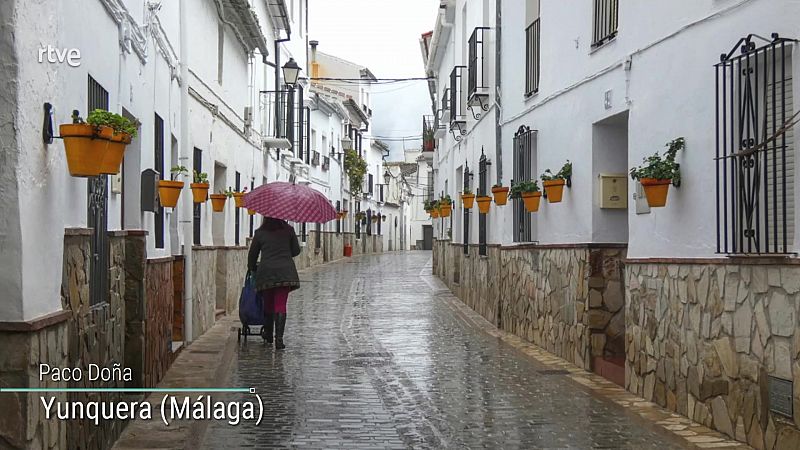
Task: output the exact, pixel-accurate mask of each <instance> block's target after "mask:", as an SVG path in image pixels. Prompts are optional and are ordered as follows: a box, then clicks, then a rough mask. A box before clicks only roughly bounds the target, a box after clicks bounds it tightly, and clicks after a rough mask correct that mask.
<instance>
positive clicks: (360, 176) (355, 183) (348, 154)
mask: <svg viewBox="0 0 800 450" xmlns="http://www.w3.org/2000/svg"><path fill="white" fill-rule="evenodd" d="M344 169H345V172H347V178H348V179H349V180H350V193H351V194H352V195H359V194H361V191H362V187H363V186H364V175H366V173H367V161H366V160H364V158H362V157H361V156H360V155H359V154H358V152H357V151H355V150H352V149H351V150H345V154H344Z"/></svg>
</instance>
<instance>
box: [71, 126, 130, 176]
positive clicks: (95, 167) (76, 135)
mask: <svg viewBox="0 0 800 450" xmlns="http://www.w3.org/2000/svg"><path fill="white" fill-rule="evenodd" d="M59 132H60V134H61V137H62V138H63V139H64V150H65V152H66V155H67V167H68V168H69V173H70V175H72V176H73V177H94V176H98V175H101V174H111V175H116V174H118V173H119V167H120V164H121V163H122V158H123V157H124V155H125V148H126V147H127V145H128V144H129V143H130V141H131V137H130V135H128V134H126V133H118V134H114V130H113V129H112V128H111V127H99V128H98V127H94V126H92V125H89V124H86V123H66V124H62V125H61V126H59Z"/></svg>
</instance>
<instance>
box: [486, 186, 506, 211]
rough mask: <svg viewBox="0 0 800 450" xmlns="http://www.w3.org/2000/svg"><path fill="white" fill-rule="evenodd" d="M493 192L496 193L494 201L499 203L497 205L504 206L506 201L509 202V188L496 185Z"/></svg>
mask: <svg viewBox="0 0 800 450" xmlns="http://www.w3.org/2000/svg"><path fill="white" fill-rule="evenodd" d="M492 194H494V202H495V203H496V204H497V206H504V205H505V204H506V203H508V188H507V187H504V186H494V187H493V188H492ZM484 214H485V213H484Z"/></svg>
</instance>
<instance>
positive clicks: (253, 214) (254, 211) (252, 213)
mask: <svg viewBox="0 0 800 450" xmlns="http://www.w3.org/2000/svg"><path fill="white" fill-rule="evenodd" d="M247 214H249V215H251V216H255V215H256V210H254V209H248V210H247Z"/></svg>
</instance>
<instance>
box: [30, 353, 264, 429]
mask: <svg viewBox="0 0 800 450" xmlns="http://www.w3.org/2000/svg"><path fill="white" fill-rule="evenodd" d="M131 379H132V374H131V370H130V369H129V368H123V367H120V365H119V364H116V363H115V364H113V365H112V367H101V366H98V365H96V364H90V365H89V366H88V367H87V368H86V370H84V369H81V368H68V369H67V368H53V367H50V366H48V365H47V364H40V365H39V380H40V381H46V380H50V381H53V382H63V381H100V382H112V383H113V382H117V381H123V382H124V381H131ZM252 395H253V397H252V398H251V399H241V400H233V401H218V400H214V399H213V398H212V397H211V396H208V395H196V396H193V397H190V396H178V395H175V394H165V395H164V396H163V397H162V398H161V401H160V405H159V404H157V403H156V401H157V400H154V401H152V402H148V401H131V400H127V399H125V398H118V399H114V400H96V399H93V400H85V401H80V400H64V397H63V396H62V397H57V396H44V397H41V402H42V407H43V411H44V414H45V418H46V419H48V420H49V419H58V420H89V421H91V422H93V423H94V424H95V425H99V424H100V422H103V421H106V420H137V419H138V420H151V419H152V418H153V410H154V409H156V410H157V411H156V413H157V414H158V415H159V416H161V417H160V419H161V421H162V422H163V423H164V424H165V425H169V424H170V422H172V421H173V420H223V421H226V422H228V423H229V424H230V425H238V424H239V423H240V422H241V421H242V420H255V421H256V425H258V424H260V423H261V418H262V417H263V415H264V404H263V402H262V401H261V397H259V396H258V395H256V394H255V393H253V394H252Z"/></svg>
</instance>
